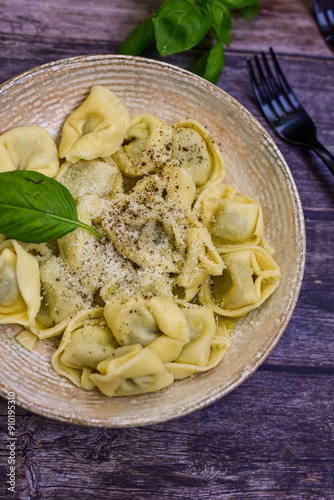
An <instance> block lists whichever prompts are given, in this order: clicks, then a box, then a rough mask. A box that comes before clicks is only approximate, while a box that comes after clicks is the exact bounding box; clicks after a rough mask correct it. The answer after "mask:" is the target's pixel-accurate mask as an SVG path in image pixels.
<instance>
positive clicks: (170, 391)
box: [0, 56, 305, 427]
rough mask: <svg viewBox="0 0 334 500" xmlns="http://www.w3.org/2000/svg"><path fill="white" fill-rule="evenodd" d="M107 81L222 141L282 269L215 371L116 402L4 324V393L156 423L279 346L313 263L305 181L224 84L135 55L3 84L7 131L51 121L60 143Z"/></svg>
mask: <svg viewBox="0 0 334 500" xmlns="http://www.w3.org/2000/svg"><path fill="white" fill-rule="evenodd" d="M96 84H99V85H105V86H107V87H109V88H110V89H111V90H112V91H114V92H115V93H116V94H117V95H118V96H119V97H120V98H121V99H122V100H123V102H124V104H125V105H126V107H127V108H128V110H129V112H130V114H132V115H133V114H137V113H151V114H155V115H157V116H158V117H159V118H161V119H162V120H165V121H167V122H169V123H173V122H175V121H177V120H180V119H181V118H186V117H192V118H195V119H196V120H198V121H200V122H202V123H203V124H204V125H205V126H206V127H207V128H208V129H209V131H210V132H211V134H212V136H213V137H214V138H215V139H216V141H217V143H218V144H219V146H220V148H221V150H222V153H223V155H224V158H225V162H226V166H227V177H226V181H227V182H230V183H232V184H234V185H235V186H236V187H237V188H238V189H239V190H240V191H241V192H245V193H247V194H249V195H250V196H252V197H254V198H256V199H257V200H258V201H259V202H260V203H261V205H262V207H263V211H264V220H265V230H266V236H267V239H268V240H269V242H270V243H271V244H272V245H273V246H274V247H275V249H276V252H275V255H274V256H275V259H276V260H277V262H278V264H279V265H280V266H281V269H282V275H283V278H282V283H281V285H280V287H279V289H278V290H277V291H276V292H275V293H274V295H272V296H271V297H270V298H269V300H268V301H267V302H266V303H265V304H264V305H263V306H262V307H260V308H259V309H257V310H255V311H253V312H251V313H250V314H249V315H248V316H247V317H246V318H245V319H243V320H241V321H240V322H239V323H238V324H237V326H236V328H235V334H234V341H233V345H232V348H231V349H230V351H229V352H228V354H227V355H226V357H225V359H224V360H223V361H222V363H221V364H220V365H219V366H217V367H216V368H214V369H213V370H211V371H209V372H206V373H202V374H198V375H195V376H193V377H192V378H190V379H185V380H183V381H179V382H176V383H174V384H173V385H172V386H170V387H168V388H166V389H164V390H161V391H159V392H156V393H151V394H145V395H140V396H134V397H126V398H107V397H105V396H103V395H101V394H99V393H95V392H85V391H83V390H81V389H78V388H76V387H74V386H73V385H72V384H71V383H69V382H68V381H66V380H65V379H64V378H62V377H60V376H59V375H58V374H56V373H55V372H54V371H53V370H52V368H51V365H50V358H51V355H52V352H53V347H52V345H51V344H50V343H47V342H44V343H43V342H41V343H39V344H38V346H37V348H36V350H35V351H34V352H33V353H30V352H28V351H26V350H24V349H23V348H22V347H21V346H20V345H19V344H18V343H17V342H16V341H15V339H14V330H13V329H12V328H11V327H9V326H6V327H5V326H1V330H0V366H1V373H0V390H1V392H2V394H3V395H4V396H6V395H7V394H8V392H9V391H12V392H15V394H16V399H17V402H18V403H19V404H20V405H22V406H23V407H24V408H27V409H29V410H31V411H32V412H35V413H38V414H41V415H45V416H47V417H52V418H56V419H58V420H65V421H69V422H73V423H77V424H85V425H96V426H106V427H123V426H135V425H144V424H153V423H157V422H162V421H165V420H169V419H172V418H176V417H180V416H182V415H186V414H187V413H190V412H192V411H194V410H197V409H199V408H202V407H203V406H205V405H208V404H210V403H212V402H213V401H215V400H217V399H219V398H221V397H222V396H224V395H226V394H227V393H228V392H230V391H231V390H233V389H234V388H235V387H237V386H238V385H239V384H240V383H241V382H243V381H244V380H245V379H246V377H248V376H249V375H250V374H251V373H252V372H253V371H254V370H255V369H256V368H257V367H258V366H259V365H260V364H261V363H262V361H263V360H264V359H265V357H266V356H267V355H268V354H269V352H270V351H271V350H272V348H273V347H274V345H275V344H276V342H277V341H278V339H279V338H280V336H281V335H282V333H283V331H284V329H285V328H286V326H287V323H288V321H289V319H290V317H291V315H292V312H293V310H294V307H295V305H296V302H297V298H298V294H299V290H300V286H301V281H302V276H303V270H304V261H305V235H304V219H303V212H302V207H301V203H300V199H299V196H298V192H297V189H296V186H295V183H294V181H293V179H292V176H291V173H290V171H289V168H288V166H287V165H286V163H285V161H284V159H283V157H282V155H281V153H280V152H279V150H278V149H277V147H276V145H275V144H274V142H273V141H272V139H271V138H270V136H269V135H268V134H267V133H266V131H265V130H264V129H263V128H262V127H261V125H260V124H259V123H258V121H257V120H256V119H255V118H254V117H253V116H252V115H251V114H250V113H249V112H247V111H246V110H245V109H244V108H243V107H242V106H241V105H240V104H239V103H238V102H237V101H235V100H234V99H233V98H232V97H230V96H229V95H228V94H226V93H225V92H223V91H222V90H220V89H219V88H218V87H216V86H214V85H212V84H210V83H208V82H206V81H204V80H202V79H201V78H199V77H197V76H194V75H193V74H191V73H189V72H187V71H184V70H181V69H179V68H175V67H173V66H170V65H168V64H164V63H160V62H156V61H152V60H146V59H142V58H135V57H129V56H87V57H77V58H72V59H66V60H62V61H58V62H54V63H51V64H46V65H44V66H41V67H39V68H36V69H33V70H31V71H28V72H27V73H24V74H22V75H20V76H18V77H16V78H14V79H12V80H10V81H9V82H7V83H5V84H4V85H2V86H1V87H0V107H1V120H0V133H2V132H4V131H6V130H8V129H10V128H13V127H17V126H22V125H40V126H43V127H45V128H46V129H47V130H48V131H49V132H50V133H51V135H52V136H53V137H54V139H55V140H56V141H58V140H59V132H60V129H61V126H62V124H63V122H64V120H65V118H66V116H67V115H68V114H69V113H70V112H71V111H72V110H74V109H75V108H76V107H77V106H78V105H79V104H80V103H81V102H82V100H83V99H84V98H85V97H86V96H87V95H88V91H89V89H90V88H91V86H92V85H96Z"/></svg>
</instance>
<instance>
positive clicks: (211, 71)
mask: <svg viewBox="0 0 334 500" xmlns="http://www.w3.org/2000/svg"><path fill="white" fill-rule="evenodd" d="M224 63H225V53H224V47H223V45H222V43H221V42H217V43H216V45H214V46H213V47H212V49H210V50H209V51H208V52H206V53H204V54H203V55H202V57H201V58H200V59H199V60H198V61H197V63H196V64H195V66H194V67H193V69H192V71H193V73H195V74H196V75H199V76H202V77H203V78H205V79H206V80H208V81H209V82H211V83H217V81H218V80H219V77H220V75H221V72H222V70H223V67H224Z"/></svg>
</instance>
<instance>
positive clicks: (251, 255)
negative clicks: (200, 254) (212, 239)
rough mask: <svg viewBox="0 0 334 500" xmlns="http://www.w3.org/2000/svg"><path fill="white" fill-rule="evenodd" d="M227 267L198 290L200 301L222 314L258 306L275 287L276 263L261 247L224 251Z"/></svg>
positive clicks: (244, 312) (279, 273)
mask: <svg viewBox="0 0 334 500" xmlns="http://www.w3.org/2000/svg"><path fill="white" fill-rule="evenodd" d="M223 259H224V263H225V265H226V268H225V269H224V271H223V273H222V274H221V276H213V277H212V278H210V279H209V280H208V281H207V282H206V284H205V285H204V286H203V288H202V289H201V291H200V293H199V301H200V302H201V303H202V304H205V305H211V307H212V309H213V310H214V311H215V312H216V313H217V314H220V315H222V316H229V317H237V316H242V315H244V314H246V313H248V312H249V311H251V310H252V309H255V308H256V307H258V306H260V305H261V304H262V303H263V302H264V301H265V300H266V299H267V298H268V297H269V296H270V295H271V294H272V293H273V292H274V291H275V290H276V288H277V287H278V285H279V280H280V276H281V272H280V269H279V267H278V265H277V264H276V262H275V261H274V260H273V259H272V257H270V256H269V255H268V254H267V252H266V251H265V250H264V249H263V248H261V247H244V248H243V249H242V250H235V251H231V252H228V253H224V254H223Z"/></svg>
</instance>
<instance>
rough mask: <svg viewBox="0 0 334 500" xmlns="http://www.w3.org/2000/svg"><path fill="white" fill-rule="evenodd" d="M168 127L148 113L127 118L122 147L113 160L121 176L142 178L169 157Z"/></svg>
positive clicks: (159, 166)
mask: <svg viewBox="0 0 334 500" xmlns="http://www.w3.org/2000/svg"><path fill="white" fill-rule="evenodd" d="M171 149H172V128H171V127H170V125H167V123H164V122H162V121H161V120H159V119H158V118H156V117H155V116H153V115H149V114H141V115H137V116H134V117H133V118H131V126H130V128H129V130H128V132H127V134H126V137H125V141H124V144H123V146H122V147H121V148H120V149H119V150H118V151H117V152H116V153H115V155H114V156H113V159H114V160H115V161H116V163H117V165H118V166H119V168H120V169H121V171H122V172H123V174H124V175H127V176H130V177H142V176H143V175H145V174H148V173H151V172H154V171H156V170H157V169H159V168H161V166H162V165H163V164H164V163H166V162H167V161H168V160H170V158H171Z"/></svg>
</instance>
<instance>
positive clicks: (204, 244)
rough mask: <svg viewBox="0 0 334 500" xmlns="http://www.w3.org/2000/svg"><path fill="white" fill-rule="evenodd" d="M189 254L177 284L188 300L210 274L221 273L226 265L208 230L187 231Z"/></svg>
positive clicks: (199, 228) (191, 229) (198, 228)
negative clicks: (182, 289)
mask: <svg viewBox="0 0 334 500" xmlns="http://www.w3.org/2000/svg"><path fill="white" fill-rule="evenodd" d="M186 243H187V256H186V260H185V264H184V267H183V269H182V272H181V274H179V276H178V277H177V278H176V283H177V285H179V286H181V287H183V288H184V295H185V299H186V300H188V301H189V300H192V299H193V298H194V297H195V296H196V295H197V293H198V291H199V290H200V288H201V286H202V285H203V283H204V282H205V281H206V279H207V278H208V277H209V276H210V275H215V276H216V275H220V274H221V273H222V271H223V269H224V267H225V265H224V262H223V259H222V258H221V256H220V255H219V253H218V251H217V249H216V248H215V247H214V245H213V243H212V241H211V238H210V234H209V233H208V230H207V229H206V228H205V227H204V226H203V227H196V228H190V229H188V230H187V233H186Z"/></svg>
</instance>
